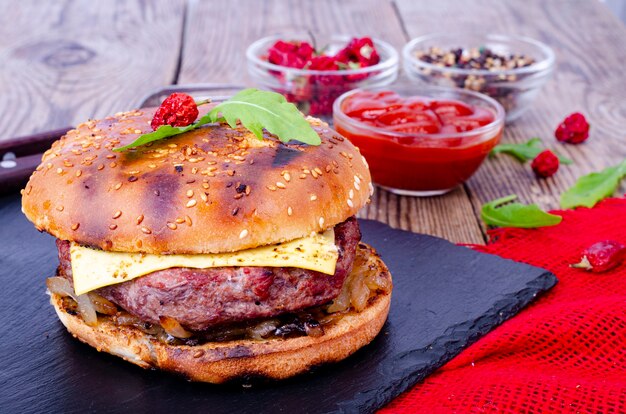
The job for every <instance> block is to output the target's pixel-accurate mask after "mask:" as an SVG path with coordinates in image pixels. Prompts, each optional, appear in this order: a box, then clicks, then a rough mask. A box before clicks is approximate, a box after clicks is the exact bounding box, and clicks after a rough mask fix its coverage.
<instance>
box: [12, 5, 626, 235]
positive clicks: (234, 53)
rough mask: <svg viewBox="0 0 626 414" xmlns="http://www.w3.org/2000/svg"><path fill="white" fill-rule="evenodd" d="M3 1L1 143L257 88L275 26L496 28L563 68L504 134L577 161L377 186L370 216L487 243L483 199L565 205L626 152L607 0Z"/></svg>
mask: <svg viewBox="0 0 626 414" xmlns="http://www.w3.org/2000/svg"><path fill="white" fill-rule="evenodd" d="M0 10H2V11H3V12H2V13H1V17H0V23H2V24H0V63H1V64H0V97H1V98H2V99H0V113H2V114H3V116H2V117H0V131H2V135H1V136H0V139H6V138H10V137H13V136H16V135H22V134H28V133H32V132H36V131H41V130H46V129H52V128H55V127H61V126H65V125H68V124H76V123H78V122H81V121H83V120H85V119H87V118H97V117H102V116H106V115H108V114H112V113H115V112H117V111H120V110H126V109H130V108H132V107H133V106H135V105H137V103H138V102H139V100H140V99H141V97H143V96H144V95H145V94H146V93H148V92H150V91H151V90H153V89H155V88H157V87H159V86H163V85H167V84H170V83H179V84H183V83H192V82H210V83H236V84H244V85H253V82H252V81H251V79H250V78H249V76H248V74H247V70H246V61H245V49H246V47H247V46H248V45H249V44H250V43H251V42H252V41H254V40H256V39H258V38H260V37H262V36H266V35H270V34H275V33H280V32H283V33H287V32H294V31H310V32H312V33H313V34H314V35H315V36H319V38H324V36H327V35H331V34H337V33H343V34H350V35H370V36H374V37H379V38H382V39H384V40H387V41H388V42H390V43H391V44H392V45H394V46H395V47H396V48H398V49H400V48H401V47H402V45H403V44H404V43H406V42H407V41H408V40H409V39H411V38H413V37H416V36H419V35H423V34H426V33H431V32H459V31H476V32H486V31H488V32H494V33H496V32H497V33H504V34H522V35H527V36H530V37H534V38H536V39H539V40H541V41H543V42H545V43H547V44H549V45H550V46H552V47H553V48H554V50H555V52H556V54H557V68H556V71H555V75H554V76H553V78H552V79H551V80H550V81H549V82H548V84H547V85H546V86H545V87H544V89H543V90H542V92H541V94H540V96H539V97H538V99H537V101H536V103H535V105H534V106H533V107H532V109H531V110H530V111H528V112H527V113H526V114H524V115H523V116H522V117H521V118H520V119H519V120H518V121H516V122H515V123H514V124H511V125H507V126H506V129H505V133H504V137H503V142H523V141H525V140H526V139H528V138H530V137H534V136H538V137H541V138H542V139H543V140H544V143H546V144H547V145H548V146H549V147H552V148H556V149H557V150H558V151H559V152H560V153H562V154H563V155H566V156H569V157H570V158H572V159H573V160H574V164H573V165H569V166H563V167H562V168H561V169H560V170H559V172H558V173H557V174H556V175H555V176H554V177H552V178H550V179H547V180H537V179H536V178H535V177H534V176H533V174H532V172H531V170H530V168H529V166H528V165H521V164H519V163H517V162H516V161H515V160H513V159H511V158H509V157H507V156H499V157H497V158H494V159H488V160H487V161H486V162H485V163H484V164H483V166H482V167H481V168H480V170H479V171H478V173H477V174H476V175H475V176H474V177H473V178H472V179H471V180H469V182H467V183H466V184H465V185H464V186H462V187H459V188H457V189H456V190H454V191H452V192H451V193H449V194H447V195H445V196H441V197H434V198H411V197H401V196H396V195H394V194H391V193H389V192H387V191H384V190H377V192H376V194H375V197H374V198H373V200H372V203H371V205H369V206H368V207H367V208H366V209H365V210H364V211H363V212H362V215H363V216H364V217H368V218H374V219H377V220H380V221H383V222H386V223H389V224H390V225H391V226H393V227H399V228H403V229H407V230H412V231H416V232H423V233H428V234H433V235H437V236H442V237H445V238H447V239H449V240H451V241H454V242H462V243H483V242H484V241H485V240H486V239H485V233H484V227H483V225H482V222H481V220H480V217H479V211H480V206H481V205H482V203H484V202H486V201H489V200H492V199H494V198H497V197H501V196H504V195H508V194H512V193H515V194H518V195H519V196H520V199H521V201H523V202H528V203H530V202H535V203H538V204H539V205H541V206H542V207H544V208H557V207H558V197H559V194H560V193H561V192H562V191H563V190H565V189H566V188H568V187H569V186H570V185H571V184H572V183H573V182H574V181H575V180H576V178H577V177H578V176H580V175H582V174H586V173H588V172H590V171H594V170H599V169H601V168H604V167H607V166H609V165H612V164H615V163H617V162H619V161H621V160H623V159H624V158H625V157H626V133H625V132H624V127H625V126H626V87H625V86H624V85H625V84H626V75H625V72H624V70H623V62H625V61H626V47H625V46H624V45H626V28H625V27H624V25H623V24H622V23H621V22H619V21H618V20H617V19H616V18H615V17H614V16H613V15H612V14H611V13H610V12H609V11H608V9H606V7H605V6H603V5H602V4H601V3H600V2H597V1H591V0H551V1H542V0H526V1H523V2H521V1H515V2H513V1H510V2H503V1H500V0H472V1H461V0H438V1H415V0H393V1H389V0H387V1H382V0H367V1H363V0H352V1H345V0H344V1H339V0H337V1H331V0H323V1H314V2H313V1H310V2H309V1H297V0H292V1H288V0H274V1H271V0H267V1H255V0H230V1H228V2H209V1H203V2H200V1H187V2H186V1H184V0H179V1H171V0H160V1H149V2H145V1H140V0H135V1H117V2H91V1H88V0H77V1H73V2H39V1H36V0H29V1H20V2H19V3H15V2H12V1H10V0H1V1H0ZM486 27H488V30H486V29H485V28H486ZM401 81H402V80H401ZM574 111H581V112H583V113H585V114H586V115H587V116H588V119H589V120H590V122H591V124H592V132H591V138H590V140H589V141H588V142H587V143H585V144H584V145H579V146H571V145H570V146H566V145H560V144H558V143H556V140H555V139H554V138H553V130H554V128H555V127H556V125H557V124H558V122H559V121H560V120H561V119H562V118H563V117H564V116H565V115H567V114H569V113H571V112H574ZM622 192H623V188H622Z"/></svg>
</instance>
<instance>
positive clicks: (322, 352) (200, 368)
mask: <svg viewBox="0 0 626 414" xmlns="http://www.w3.org/2000/svg"><path fill="white" fill-rule="evenodd" d="M376 261H377V266H376V267H377V268H378V269H379V271H380V273H381V274H384V275H385V276H386V277H390V275H389V272H388V270H387V267H386V266H385V264H384V263H383V262H382V260H380V258H379V257H378V256H376ZM50 302H51V303H52V305H53V306H54V308H55V310H56V313H57V315H58V317H59V319H60V320H61V322H62V323H63V325H65V327H66V328H67V330H68V331H69V332H70V333H71V334H72V335H73V336H74V337H76V338H77V339H79V340H81V341H82V342H85V343H86V344H89V345H91V346H92V347H94V348H96V349H97V350H98V351H102V352H107V353H109V354H113V355H117V356H119V357H121V358H123V359H125V360H127V361H129V362H132V363H133V364H136V365H139V366H140V367H143V368H157V369H161V370H164V371H169V372H173V373H177V374H180V375H183V376H185V377H186V378H188V379H189V380H192V381H201V382H210V383H223V382H226V381H231V380H237V379H246V378H251V377H252V378H268V379H284V378H288V377H292V376H294V375H297V374H300V373H303V372H306V371H308V370H309V369H311V368H313V367H315V366H318V365H322V364H326V363H330V362H337V361H340V360H342V359H345V358H347V357H348V356H350V355H351V354H353V353H354V352H356V351H357V350H359V349H360V348H362V347H363V346H365V345H367V344H368V343H370V342H371V341H372V340H373V339H374V338H375V337H376V335H378V333H379V332H380V330H381V329H382V327H383V325H384V323H385V321H386V319H387V315H388V313H389V305H390V302H391V292H388V293H382V292H378V293H377V294H376V295H375V296H372V297H371V298H370V299H369V302H368V304H367V307H366V308H365V309H363V310H362V311H361V312H355V311H350V312H347V313H346V314H345V315H343V316H342V317H341V318H340V319H338V320H337V321H336V322H333V323H332V324H331V325H329V326H327V327H325V333H324V335H322V336H320V337H310V336H301V337H296V338H289V339H282V338H276V339H268V340H252V339H245V340H235V341H228V342H207V343H204V344H202V345H194V346H189V345H169V344H166V343H163V342H161V341H159V340H158V339H157V338H155V337H154V336H152V335H150V334H147V333H144V332H143V331H141V330H140V329H138V328H135V327H133V326H119V325H115V324H114V323H112V322H110V321H108V320H107V319H106V318H99V320H98V323H97V324H96V325H95V326H89V325H87V324H86V323H85V322H84V321H83V319H82V318H81V317H80V316H78V315H73V314H71V313H68V312H67V311H66V310H65V309H64V307H63V301H62V297H61V296H59V295H56V294H51V299H50Z"/></svg>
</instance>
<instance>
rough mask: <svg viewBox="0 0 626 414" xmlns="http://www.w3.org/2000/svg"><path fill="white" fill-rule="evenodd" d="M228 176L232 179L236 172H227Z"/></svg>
mask: <svg viewBox="0 0 626 414" xmlns="http://www.w3.org/2000/svg"><path fill="white" fill-rule="evenodd" d="M226 174H227V175H229V176H231V177H232V176H233V175H235V170H230V171H226Z"/></svg>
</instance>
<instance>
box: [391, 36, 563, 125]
mask: <svg viewBox="0 0 626 414" xmlns="http://www.w3.org/2000/svg"><path fill="white" fill-rule="evenodd" d="M403 57H404V64H405V70H406V72H407V74H408V75H409V77H410V78H411V79H413V80H415V81H418V82H420V83H427V84H433V85H438V86H446V87H456V88H464V89H469V90H473V91H476V92H481V93H484V94H486V95H489V96H491V97H492V98H494V99H496V100H497V101H498V102H499V103H500V104H501V105H502V106H503V107H504V109H505V110H506V120H507V121H513V120H514V119H516V118H518V117H519V116H520V115H521V114H522V113H523V112H524V111H525V110H526V109H528V108H529V106H530V104H531V102H532V101H533V100H534V98H535V96H536V95H537V93H538V92H539V90H540V88H541V87H542V86H543V84H544V83H545V82H546V81H547V79H548V78H549V76H550V75H551V73H552V70H553V67H554V53H553V52H552V50H551V49H550V48H549V47H548V46H546V45H544V44H543V43H540V42H538V41H536V40H533V39H529V38H526V37H515V36H503V35H479V34H433V35H428V36H423V37H420V38H416V39H413V40H412V41H411V42H409V43H408V44H407V45H406V46H405V47H404V49H403Z"/></svg>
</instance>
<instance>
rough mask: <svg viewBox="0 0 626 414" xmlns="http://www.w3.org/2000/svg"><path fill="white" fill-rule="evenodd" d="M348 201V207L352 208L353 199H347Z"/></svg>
mask: <svg viewBox="0 0 626 414" xmlns="http://www.w3.org/2000/svg"><path fill="white" fill-rule="evenodd" d="M346 202H347V203H348V207H350V208H352V207H354V203H353V202H352V200H350V199H348V200H346Z"/></svg>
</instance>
